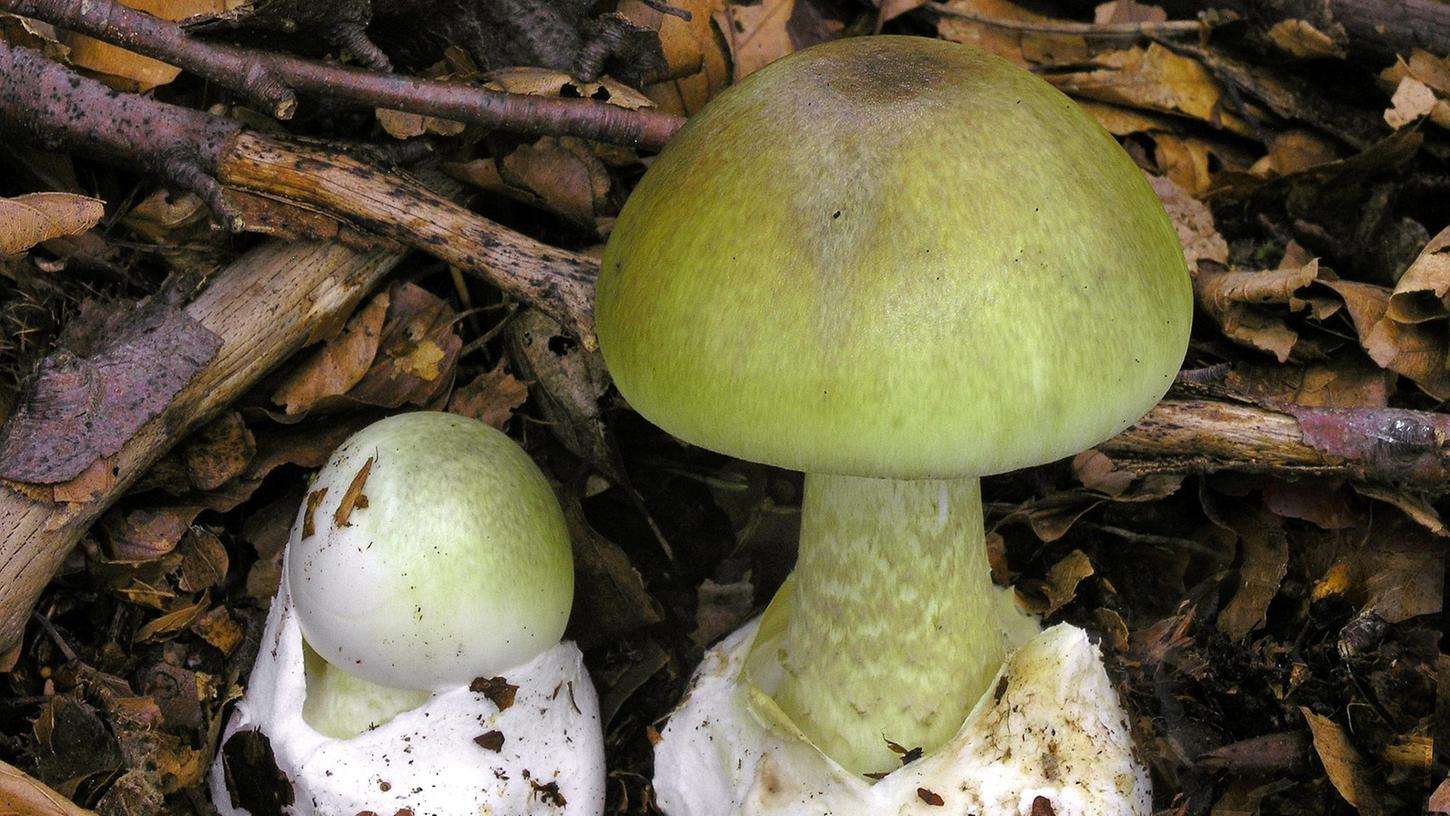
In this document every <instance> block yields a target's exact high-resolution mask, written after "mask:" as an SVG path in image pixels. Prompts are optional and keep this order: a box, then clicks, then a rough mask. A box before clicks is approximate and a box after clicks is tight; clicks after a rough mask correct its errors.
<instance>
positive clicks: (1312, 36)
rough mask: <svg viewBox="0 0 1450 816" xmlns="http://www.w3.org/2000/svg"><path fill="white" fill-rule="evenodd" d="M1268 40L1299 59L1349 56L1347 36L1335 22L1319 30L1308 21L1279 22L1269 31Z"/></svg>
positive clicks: (1291, 20) (1290, 20)
mask: <svg viewBox="0 0 1450 816" xmlns="http://www.w3.org/2000/svg"><path fill="white" fill-rule="evenodd" d="M1269 40H1270V41H1271V42H1273V43H1274V45H1277V46H1278V47H1279V48H1282V49H1283V50H1284V51H1286V52H1288V53H1290V54H1293V55H1294V56H1296V57H1299V58H1300V59H1344V58H1345V57H1347V56H1348V55H1349V53H1348V51H1347V49H1346V46H1348V44H1349V35H1348V34H1347V33H1345V30H1344V26H1342V25H1340V24H1339V23H1337V22H1336V23H1334V24H1333V25H1332V26H1331V27H1330V28H1329V29H1328V30H1320V29H1319V28H1316V27H1315V26H1314V24H1313V23H1311V22H1309V21H1308V20H1299V19H1289V20H1280V21H1279V22H1277V23H1275V24H1274V25H1273V27H1271V28H1270V29H1269Z"/></svg>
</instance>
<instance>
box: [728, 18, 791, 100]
mask: <svg viewBox="0 0 1450 816" xmlns="http://www.w3.org/2000/svg"><path fill="white" fill-rule="evenodd" d="M794 13H795V0H761V1H760V2H759V3H756V4H754V5H743V4H736V3H720V4H718V5H717V6H716V8H715V12H714V17H715V23H716V25H718V26H719V27H720V30H721V31H723V32H724V34H725V42H726V43H727V44H728V45H729V47H730V56H731V61H732V63H733V65H734V68H735V77H734V78H735V81H736V82H739V81H740V80H742V79H744V78H746V77H747V76H750V75H751V74H753V73H755V72H756V71H758V70H760V69H761V68H764V67H765V66H767V65H769V64H770V63H772V62H775V61H776V60H778V59H780V58H781V57H783V56H785V55H786V54H789V53H791V52H793V51H795V49H796V45H795V41H794V40H793V39H792V38H791V34H790V18H791V15H792V14H794Z"/></svg>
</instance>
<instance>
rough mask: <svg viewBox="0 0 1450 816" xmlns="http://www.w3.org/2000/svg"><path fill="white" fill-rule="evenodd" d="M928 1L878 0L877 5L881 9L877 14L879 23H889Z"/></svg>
mask: <svg viewBox="0 0 1450 816" xmlns="http://www.w3.org/2000/svg"><path fill="white" fill-rule="evenodd" d="M927 2H928V0H877V2H876V5H877V7H878V8H879V9H880V11H878V12H877V15H876V20H877V24H878V25H879V24H881V23H889V22H891V21H892V20H895V19H896V18H897V17H900V16H901V15H903V14H905V13H907V12H909V11H916V10H917V9H919V8H921V7H922V6H924V5H926V4H927Z"/></svg>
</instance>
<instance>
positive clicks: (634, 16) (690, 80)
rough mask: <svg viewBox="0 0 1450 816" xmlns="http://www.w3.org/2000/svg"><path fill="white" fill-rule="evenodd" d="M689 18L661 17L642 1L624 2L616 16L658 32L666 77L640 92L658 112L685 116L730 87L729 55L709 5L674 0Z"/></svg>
mask: <svg viewBox="0 0 1450 816" xmlns="http://www.w3.org/2000/svg"><path fill="white" fill-rule="evenodd" d="M672 5H673V6H675V7H676V8H680V9H683V10H685V11H687V12H689V13H690V19H689V20H684V19H681V18H680V17H679V16H678V15H674V14H665V13H663V12H661V11H660V10H658V9H654V8H650V7H649V6H648V5H646V4H644V3H642V2H640V0H624V2H621V3H620V4H619V13H620V14H623V15H624V16H625V18H626V19H628V20H630V21H631V22H633V23H635V24H636V25H640V26H644V27H646V28H649V29H652V30H655V31H658V32H659V41H660V50H661V51H662V52H663V54H664V57H665V63H666V65H667V66H668V73H667V74H666V75H665V76H663V77H659V78H657V79H656V81H654V82H653V83H651V84H648V85H646V86H645V87H644V92H645V94H646V95H647V96H649V98H650V99H652V100H654V103H655V104H656V105H658V106H659V108H660V109H661V110H664V111H667V112H669V113H676V114H683V115H689V114H692V113H694V112H695V111H698V110H699V109H700V108H702V107H704V105H705V103H706V102H708V101H710V99H711V98H713V97H714V96H715V94H717V93H719V92H720V91H721V90H722V89H723V88H724V87H725V86H726V85H727V84H729V82H730V52H729V46H727V45H726V42H725V36H724V33H723V32H722V31H721V30H720V28H719V24H718V22H717V21H716V19H715V17H714V16H713V15H712V14H711V9H712V7H713V5H714V4H713V3H712V2H711V0H673V2H672Z"/></svg>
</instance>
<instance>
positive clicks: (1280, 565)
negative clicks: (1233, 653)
mask: <svg viewBox="0 0 1450 816" xmlns="http://www.w3.org/2000/svg"><path fill="white" fill-rule="evenodd" d="M1233 528H1234V531H1235V532H1237V533H1238V535H1239V546H1240V549H1241V551H1242V553H1243V559H1242V562H1241V563H1240V564H1239V568H1238V586H1237V587H1236V588H1235V589H1234V594H1233V597H1232V598H1230V599H1229V602H1228V604H1227V605H1226V606H1225V607H1224V609H1223V611H1222V612H1220V613H1219V616H1218V630H1219V631H1220V632H1223V633H1224V634H1225V635H1228V636H1229V637H1230V638H1233V639H1234V640H1240V639H1242V638H1244V637H1246V636H1247V635H1248V634H1249V633H1250V632H1252V631H1253V630H1255V629H1257V628H1259V627H1260V626H1263V624H1264V620H1265V618H1266V616H1267V615H1268V611H1269V602H1270V601H1272V600H1273V599H1274V596H1275V595H1277V594H1279V584H1280V583H1281V582H1282V581H1283V580H1284V576H1285V575H1286V574H1287V573H1288V570H1289V540H1288V539H1287V538H1286V537H1285V536H1284V530H1283V527H1282V525H1281V524H1280V522H1279V520H1278V519H1277V518H1276V517H1274V516H1272V515H1269V514H1268V513H1256V514H1251V515H1249V514H1246V515H1245V516H1243V517H1241V518H1237V519H1234V521H1233Z"/></svg>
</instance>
